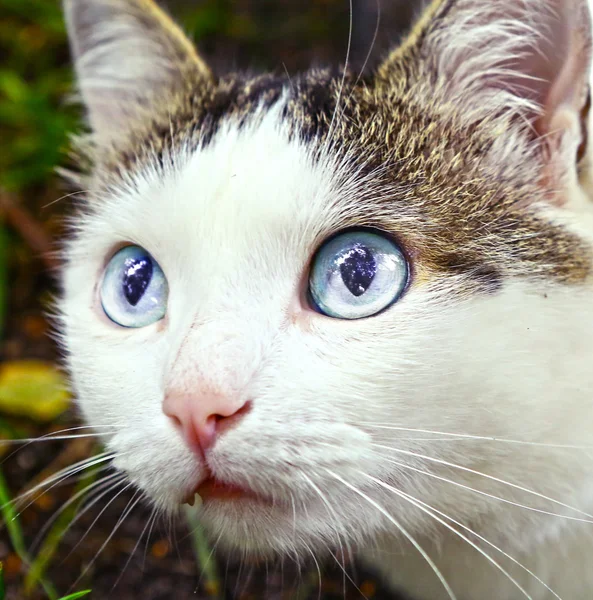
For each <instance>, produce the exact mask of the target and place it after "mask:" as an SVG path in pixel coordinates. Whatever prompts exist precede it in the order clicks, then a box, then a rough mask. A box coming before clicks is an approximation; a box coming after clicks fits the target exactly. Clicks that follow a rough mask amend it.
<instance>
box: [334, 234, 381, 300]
mask: <svg viewBox="0 0 593 600" xmlns="http://www.w3.org/2000/svg"><path fill="white" fill-rule="evenodd" d="M338 263H339V265H340V274H341V275H342V280H343V281H344V285H345V286H346V287H347V288H348V290H350V292H351V293H352V294H353V295H354V296H357V297H359V296H362V295H363V294H364V293H365V292H366V291H367V290H368V289H369V286H370V285H371V282H372V281H373V279H374V277H375V275H376V274H377V261H376V260H375V257H374V255H373V253H372V252H371V251H370V250H369V249H368V248H367V247H366V246H363V245H362V244H355V245H354V246H353V247H352V248H349V249H348V250H347V251H346V252H345V253H344V254H343V255H342V256H341V257H340V259H339V261H338Z"/></svg>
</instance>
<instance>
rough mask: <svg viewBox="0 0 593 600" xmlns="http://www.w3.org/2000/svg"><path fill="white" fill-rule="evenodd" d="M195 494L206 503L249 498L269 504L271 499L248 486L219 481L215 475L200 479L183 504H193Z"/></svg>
mask: <svg viewBox="0 0 593 600" xmlns="http://www.w3.org/2000/svg"><path fill="white" fill-rule="evenodd" d="M196 495H197V496H199V497H200V499H201V501H202V502H203V503H204V504H206V503H209V502H214V501H232V500H237V501H244V500H251V501H256V502H259V503H264V504H270V503H271V500H270V499H269V498H266V497H265V496H262V495H261V494H258V493H257V492H255V491H253V490H252V489H250V488H248V487H243V486H240V485H236V484H233V483H227V482H226V481H221V480H220V479H217V478H216V477H212V476H209V477H207V478H206V479H204V480H202V481H201V482H200V483H199V484H198V485H197V486H196V487H195V488H194V490H193V491H192V492H191V493H190V494H189V495H188V496H187V497H186V499H185V500H184V501H183V503H184V504H189V505H190V506H193V505H194V503H195V499H196Z"/></svg>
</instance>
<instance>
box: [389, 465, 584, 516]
mask: <svg viewBox="0 0 593 600" xmlns="http://www.w3.org/2000/svg"><path fill="white" fill-rule="evenodd" d="M382 458H383V460H385V461H387V462H389V463H391V464H393V465H396V466H398V467H401V468H402V469H408V470H409V471H415V472H416V473H421V474H422V475H426V476H428V477H432V478H433V479H438V480H439V481H444V482H445V483H450V484H451V485H454V486H456V487H459V488H462V489H464V490H468V491H469V492H474V493H476V494H479V495H480V496H484V497H486V498H492V499H493V500H499V501H500V502H504V503H505V504H510V505H511V506H515V507H517V508H523V509H525V510H530V511H532V512H536V513H540V514H542V515H548V516H550V517H558V518H560V519H566V520H568V521H578V522H579V523H593V520H590V519H581V518H580V517H571V516H569V515H561V514H559V513H554V512H550V511H547V510H543V509H540V508H535V507H533V506H529V505H527V504H521V503H520V502H514V501H513V500H509V499H508V498H503V497H502V496H497V495H496V494H489V493H488V492H484V491H483V490H479V489H477V488H473V487H471V486H469V485H466V484H464V483H460V482H459V481H454V480H453V479H448V478H447V477H443V476H442V475H437V474H436V473H432V472H431V471H425V470H423V469H419V468H418V467H413V466H412V465H406V464H405V463H400V462H399V461H396V460H392V459H389V458H385V457H382ZM574 510H577V509H574Z"/></svg>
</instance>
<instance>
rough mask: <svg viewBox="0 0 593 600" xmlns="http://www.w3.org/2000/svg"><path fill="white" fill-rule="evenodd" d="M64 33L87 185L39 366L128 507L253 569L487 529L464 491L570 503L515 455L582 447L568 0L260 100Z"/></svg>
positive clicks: (177, 53)
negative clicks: (70, 397)
mask: <svg viewBox="0 0 593 600" xmlns="http://www.w3.org/2000/svg"><path fill="white" fill-rule="evenodd" d="M65 9H66V16H67V22H68V29H69V34H70V39H71V46H72V51H73V57H74V61H75V66H76V72H77V76H78V84H79V89H80V93H81V96H82V100H83V102H84V104H85V106H86V108H87V114H88V122H89V127H90V134H89V136H88V137H85V138H83V140H82V141H81V143H80V144H79V148H80V151H81V154H83V155H84V162H85V164H89V165H90V169H89V170H88V172H86V173H85V174H84V175H82V176H81V179H80V184H81V186H82V187H84V189H85V190H86V199H85V202H84V205H83V206H81V208H80V211H79V213H78V215H77V216H76V218H75V219H74V227H73V232H72V237H71V239H70V240H69V241H68V242H67V244H66V248H65V253H64V256H65V259H66V264H65V267H64V271H63V282H64V294H63V299H62V301H61V305H60V308H61V313H62V324H63V340H64V345H65V348H66V351H67V356H68V361H69V367H70V370H71V373H72V380H73V384H74V388H75V391H76V393H77V397H78V402H79V405H80V407H81V409H82V412H83V413H84V416H85V418H86V419H87V420H88V422H89V423H90V424H91V425H93V426H95V427H96V428H97V431H98V432H99V433H100V434H102V435H103V437H104V440H105V443H106V445H107V447H108V448H109V450H110V451H112V452H113V453H114V454H115V459H114V462H115V464H116V466H117V467H118V468H119V469H121V470H122V471H123V472H124V473H125V474H126V475H127V477H128V478H129V480H130V481H132V482H133V483H134V484H135V485H137V486H138V487H139V488H140V489H141V490H142V491H143V492H144V493H145V494H146V496H147V497H148V498H150V500H151V501H152V502H153V503H155V504H156V505H157V506H158V507H159V508H161V509H163V510H166V511H172V510H175V509H176V508H177V507H179V506H180V504H181V503H183V502H184V501H185V500H186V499H187V498H188V497H191V496H193V493H194V491H195V490H196V488H198V489H200V491H202V493H203V495H204V504H203V506H202V508H201V512H202V519H203V521H204V523H205V525H206V526H207V528H208V529H209V530H210V531H211V532H212V533H213V535H215V536H217V537H220V540H221V541H222V543H225V544H227V545H232V546H234V547H238V548H240V549H242V550H253V551H258V552H267V551H289V550H293V549H297V550H301V551H303V550H306V549H307V548H310V547H314V548H316V549H318V548H323V547H324V546H326V545H330V546H335V545H336V544H339V543H341V541H345V542H348V543H355V542H356V543H359V542H360V543H364V541H365V540H367V539H369V538H374V537H375V536H376V535H377V533H378V532H380V531H384V530H389V531H392V532H393V531H399V532H408V531H411V532H418V531H421V530H426V529H427V528H429V527H430V526H431V522H430V517H429V516H427V515H426V514H425V512H423V511H422V510H419V508H418V505H417V504H416V505H414V502H412V501H411V500H410V498H416V499H418V500H421V501H424V502H427V503H429V504H430V505H431V506H434V507H436V508H437V509H439V510H441V511H444V512H446V513H447V514H450V515H452V516H453V517H454V518H462V519H464V520H473V521H477V520H480V519H483V518H484V515H489V516H490V515H492V514H494V513H495V511H497V510H507V509H508V505H504V504H501V503H500V502H496V501H494V500H490V499H489V498H488V497H486V496H485V495H484V494H480V493H476V492H472V491H469V490H468V489H467V488H468V487H471V488H476V489H479V490H482V491H489V492H492V491H493V489H494V487H493V486H494V483H493V481H492V480H486V481H485V480H484V478H483V477H480V476H478V475H477V474H476V473H475V471H478V470H479V471H483V472H486V473H488V474H490V475H491V476H496V477H497V478H500V479H504V480H512V481H519V482H521V483H522V485H524V486H525V487H529V488H533V489H536V490H538V491H539V492H540V493H541V494H550V495H554V497H559V498H564V497H566V496H567V495H568V494H571V495H572V501H574V502H577V500H576V499H575V498H577V497H580V495H584V494H585V493H587V492H586V489H585V485H584V482H583V484H582V485H581V484H580V483H579V472H580V468H581V467H580V466H579V463H578V461H577V460H576V457H575V455H574V453H573V454H570V453H566V452H561V451H560V450H554V449H553V448H551V447H548V446H538V444H554V443H556V444H562V443H574V444H578V443H579V442H580V443H585V441H586V440H587V439H588V437H589V436H590V433H591V431H590V430H591V428H590V426H588V425H587V423H588V422H589V423H590V421H589V419H590V418H591V416H592V415H591V413H592V408H591V406H590V403H589V401H588V397H587V393H586V390H587V389H591V385H592V384H593V376H591V375H590V368H589V363H590V361H589V357H590V355H591V350H592V348H591V344H592V343H593V342H591V340H593V335H592V334H593V319H591V317H592V316H593V315H592V314H591V313H592V312H593V307H592V306H591V305H592V303H591V302H590V299H589V294H590V278H591V275H590V272H591V264H592V263H591V256H592V254H591V242H592V237H593V236H592V234H593V227H592V226H591V225H592V223H593V220H592V219H591V208H590V205H589V202H590V200H589V183H588V181H589V171H588V164H589V162H588V146H587V128H588V107H589V67H590V57H591V34H590V25H589V13H588V8H587V5H586V3H585V2H584V1H583V0H549V1H547V2H536V1H535V0H521V1H517V0H442V1H437V2H435V3H433V4H432V5H431V6H430V7H429V8H428V10H427V11H426V13H425V14H424V16H423V17H422V18H421V20H420V22H419V23H418V24H417V26H416V27H415V28H414V30H413V31H412V33H411V34H410V35H409V36H408V38H407V39H406V40H405V41H404V42H403V44H402V45H401V46H399V47H398V48H397V49H396V50H394V52H393V53H392V54H391V55H389V56H388V57H387V58H386V60H385V61H384V62H383V63H382V64H381V65H380V66H379V67H378V69H376V71H375V72H374V73H372V74H370V75H368V76H366V75H365V76H358V74H357V73H351V72H349V71H348V70H334V71H332V70H312V71H309V72H306V73H304V74H302V75H300V76H294V77H291V79H290V80H289V79H288V78H287V77H286V76H285V75H284V74H282V75H279V76H276V75H262V76H256V77H253V76H246V75H241V74H231V75H226V76H222V77H217V76H215V75H214V74H213V73H211V72H210V70H209V69H208V67H207V66H206V64H205V62H204V61H203V59H202V58H201V57H200V56H199V54H198V53H197V51H196V49H195V48H194V47H193V46H192V44H191V43H190V42H189V41H188V40H187V39H186V37H185V36H184V35H183V34H182V32H181V31H180V29H179V28H178V27H177V26H176V25H174V24H173V22H172V21H171V20H170V19H169V18H168V17H167V16H166V15H165V14H164V13H163V12H162V11H161V10H160V9H159V8H158V7H157V6H156V5H155V4H153V2H152V1H151V0H67V1H66V2H65ZM430 432H432V433H430ZM435 432H436V433H435ZM439 432H440V433H439ZM451 434H453V435H451ZM457 434H459V435H467V437H456V435H457ZM480 436H482V437H483V438H485V439H481V438H480ZM494 438H505V439H511V440H512V439H514V440H521V441H523V442H527V444H526V445H525V446H521V448H520V455H519V458H517V446H516V445H513V444H511V443H506V444H504V443H498V444H497V443H495V442H496V440H495V439H494ZM530 444H531V445H530ZM453 464H454V465H457V467H453V466H452V465H453ZM526 464H529V466H530V469H526ZM451 479H453V480H455V483H450V482H449V481H446V480H451ZM204 482H205V483H204ZM394 490H397V492H394ZM569 490H570V491H569ZM514 492H515V493H518V492H517V490H514ZM406 494H407V495H408V497H406V496H405V495H406ZM534 502H536V503H537V498H536V499H535V500H534ZM508 510H510V509H508ZM524 514H528V516H529V518H535V516H533V513H526V512H525V511H524V512H522V513H520V514H519V515H518V516H516V518H517V519H522V518H527V517H524V516H523V515H524ZM513 518H515V517H513ZM510 520H511V517H509V519H508V520H507V521H505V522H504V524H502V521H501V528H503V527H507V526H508V525H509V523H510Z"/></svg>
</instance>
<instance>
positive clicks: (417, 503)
mask: <svg viewBox="0 0 593 600" xmlns="http://www.w3.org/2000/svg"><path fill="white" fill-rule="evenodd" d="M359 473H360V475H362V476H364V477H367V478H368V479H370V480H371V481H373V482H374V483H376V484H377V485H380V486H381V487H383V488H385V489H387V490H389V491H391V492H393V493H394V494H396V495H397V496H399V497H400V498H403V499H404V500H407V501H408V502H409V503H410V504H412V505H413V506H415V507H416V508H418V509H420V510H421V511H422V512H424V513H426V514H427V515H429V516H430V517H432V518H433V519H434V520H435V521H437V522H438V523H441V525H443V526H444V527H446V528H447V529H448V530H449V531H451V532H452V533H454V534H455V535H457V536H458V537H460V538H461V539H462V540H464V541H465V542H467V543H468V544H469V545H470V546H471V547H472V548H474V549H475V550H477V551H478V552H479V553H480V554H481V555H482V556H483V557H484V558H486V559H487V560H488V561H489V562H490V563H491V564H492V565H493V566H494V567H496V568H497V569H498V570H499V571H500V572H501V573H503V574H504V575H505V576H506V577H507V578H508V580H509V581H510V582H511V583H512V584H513V585H514V586H515V587H516V588H517V589H519V590H520V591H521V592H522V593H523V595H524V596H525V597H526V598H527V599H528V600H533V598H532V596H530V595H529V594H528V593H527V591H526V590H525V589H524V588H523V587H522V586H521V584H519V583H518V582H517V581H516V580H515V579H514V578H513V577H512V576H511V575H510V574H509V573H508V572H507V571H506V570H505V569H504V568H503V567H502V566H501V565H500V564H499V563H497V562H496V561H495V560H494V559H493V558H492V557H491V556H490V555H489V554H488V553H487V552H485V551H484V550H483V549H482V548H480V547H479V546H478V545H477V544H476V543H474V542H472V541H471V540H470V539H469V538H468V537H467V536H465V535H463V534H462V533H461V532H460V531H457V529H455V527H453V526H452V525H450V524H449V523H447V522H446V521H444V520H443V519H441V518H440V517H438V516H436V515H435V514H433V513H432V512H431V511H430V510H429V509H428V508H425V507H424V506H422V505H421V503H420V501H417V500H416V498H414V497H413V496H410V495H409V494H406V493H405V492H401V491H400V490H398V489H397V488H394V487H393V486H391V485H389V484H387V483H385V482H384V481H381V480H380V479H377V478H376V477H373V476H372V475H367V474H366V473H363V472H362V471H359Z"/></svg>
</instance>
